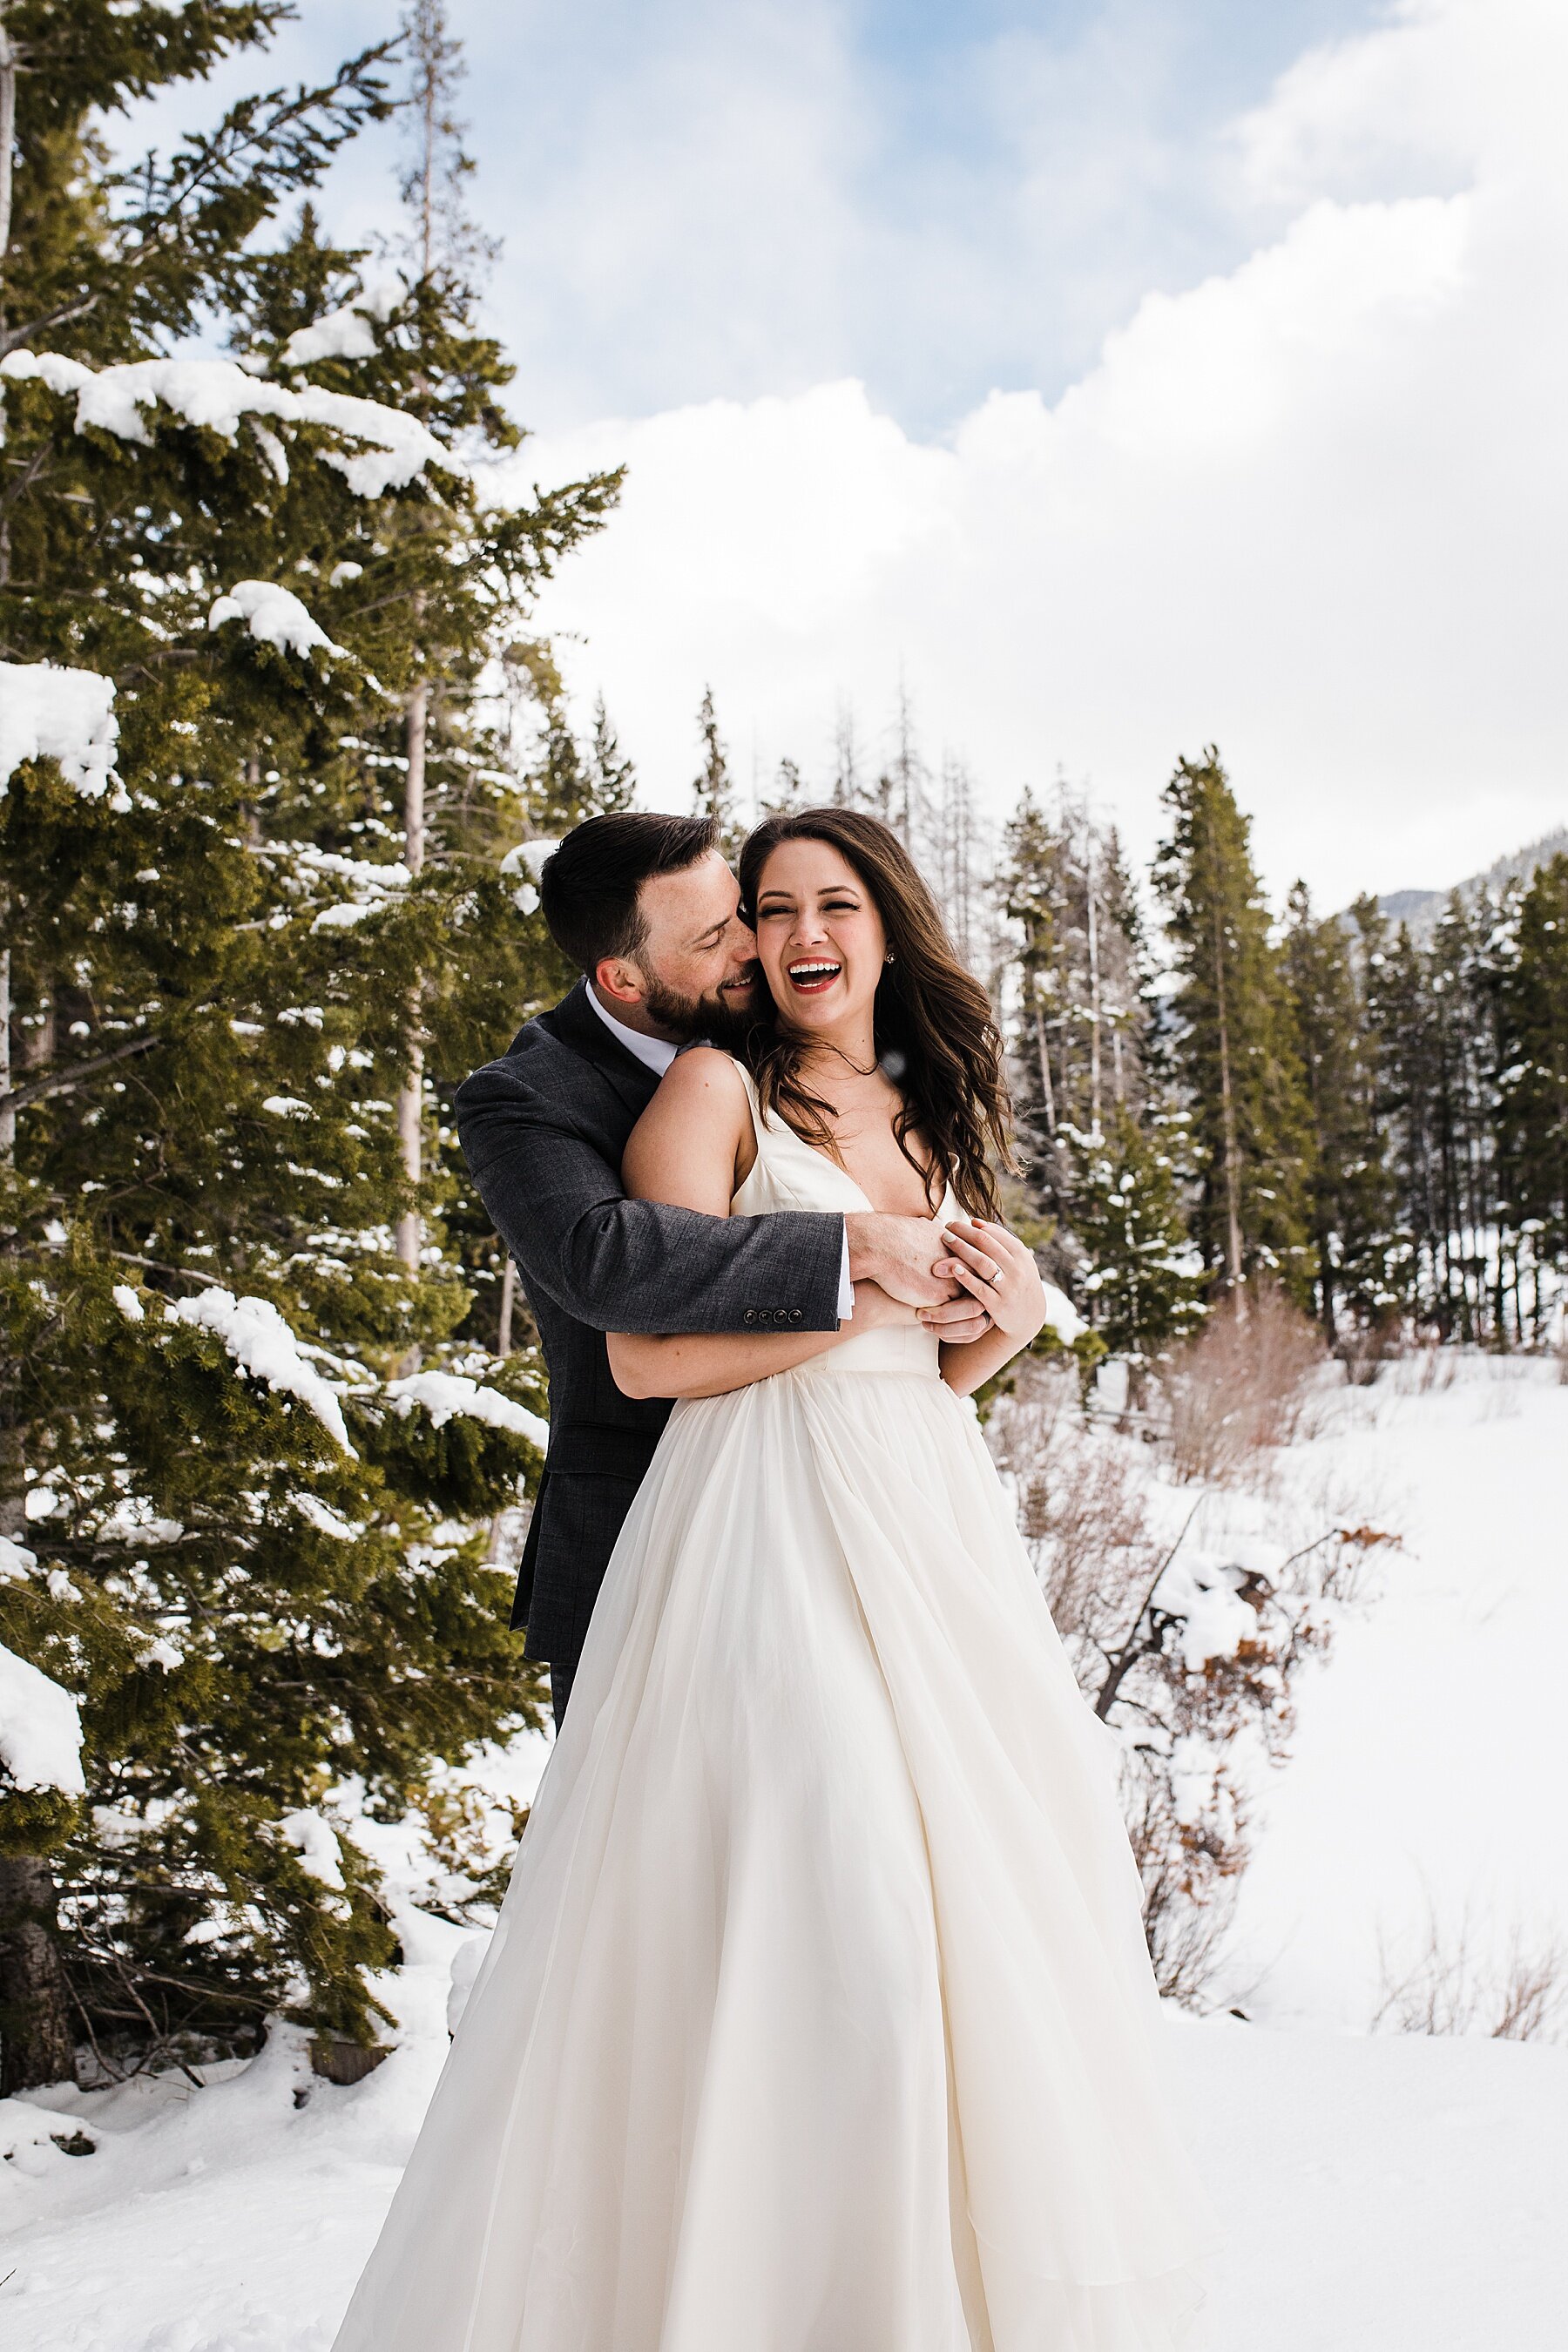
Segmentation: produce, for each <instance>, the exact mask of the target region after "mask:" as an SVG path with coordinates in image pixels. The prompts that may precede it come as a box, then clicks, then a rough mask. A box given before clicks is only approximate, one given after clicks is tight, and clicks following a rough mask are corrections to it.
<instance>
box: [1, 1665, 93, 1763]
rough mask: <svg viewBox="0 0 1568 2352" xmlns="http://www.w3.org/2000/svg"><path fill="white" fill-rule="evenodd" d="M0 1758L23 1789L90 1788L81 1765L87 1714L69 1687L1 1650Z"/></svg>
mask: <svg viewBox="0 0 1568 2352" xmlns="http://www.w3.org/2000/svg"><path fill="white" fill-rule="evenodd" d="M0 1763H4V1765H5V1769H6V1770H7V1772H9V1774H10V1775H11V1778H12V1780H14V1781H15V1782H16V1786H17V1788H18V1789H58V1790H60V1792H61V1794H62V1795H64V1796H67V1797H80V1796H85V1795H86V1793H87V1781H86V1780H85V1778H84V1777H83V1774H82V1769H81V1715H80V1712H79V1708H78V1706H77V1703H76V1701H75V1699H74V1698H72V1696H71V1695H70V1693H69V1691H67V1690H62V1689H61V1688H60V1686H59V1685H58V1683H57V1682H51V1681H50V1679H49V1677H48V1675H46V1674H44V1673H42V1672H41V1671H40V1670H39V1668H38V1667H37V1666H35V1665H32V1664H29V1663H28V1661H27V1660H26V1658H18V1657H17V1656H16V1654H15V1653H14V1652H12V1651H10V1650H3V1649H0Z"/></svg>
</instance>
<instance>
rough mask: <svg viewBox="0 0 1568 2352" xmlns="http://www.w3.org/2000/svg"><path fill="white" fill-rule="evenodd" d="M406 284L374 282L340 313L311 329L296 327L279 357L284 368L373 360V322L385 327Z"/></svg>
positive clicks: (329, 315)
mask: <svg viewBox="0 0 1568 2352" xmlns="http://www.w3.org/2000/svg"><path fill="white" fill-rule="evenodd" d="M405 290H406V289H405V287H404V284H403V281H402V279H401V278H395V277H393V276H391V275H390V274H388V275H387V276H385V277H382V278H373V279H372V280H371V282H370V283H369V285H367V286H366V288H365V289H364V291H363V293H362V294H356V295H355V296H354V299H353V301H352V302H348V303H345V304H344V306H343V308H342V310H329V311H328V313H327V315H326V317H325V318H324V319H318V320H316V323H315V325H314V326H312V327H297V328H296V329H295V331H294V332H293V333H292V334H291V335H290V336H289V340H288V341H287V342H286V343H285V344H284V346H283V349H282V351H281V352H279V362H280V364H281V365H282V366H284V367H310V366H311V365H312V364H313V362H315V361H317V360H373V359H374V357H375V352H376V342H375V337H374V334H373V333H372V332H371V329H370V321H371V320H372V319H377V320H381V321H382V322H383V324H384V323H385V321H386V320H388V319H390V318H391V316H392V314H393V312H394V311H395V310H396V309H397V307H398V305H399V304H400V303H401V302H402V301H403V299H404V296H405Z"/></svg>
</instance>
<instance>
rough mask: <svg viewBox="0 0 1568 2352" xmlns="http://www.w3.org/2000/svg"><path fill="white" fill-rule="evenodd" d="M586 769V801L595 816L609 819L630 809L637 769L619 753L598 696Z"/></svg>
mask: <svg viewBox="0 0 1568 2352" xmlns="http://www.w3.org/2000/svg"><path fill="white" fill-rule="evenodd" d="M586 766H587V772H588V776H587V787H588V801H589V804H590V806H591V808H592V809H593V811H594V814H595V816H610V815H613V814H616V812H617V811H618V810H621V809H628V808H630V807H631V805H632V803H633V801H634V799H635V798H636V796H637V770H636V769H635V768H634V767H633V765H632V763H631V761H629V760H628V759H627V758H626V754H625V753H624V752H623V751H622V750H621V744H620V738H619V736H618V735H617V734H616V730H615V729H614V728H613V727H612V726H611V724H610V718H609V713H608V711H607V710H606V709H605V698H604V696H603V695H602V694H601V695H599V696H597V697H596V698H595V703H594V725H593V730H592V732H591V733H590V735H589V737H588V756H587V761H586Z"/></svg>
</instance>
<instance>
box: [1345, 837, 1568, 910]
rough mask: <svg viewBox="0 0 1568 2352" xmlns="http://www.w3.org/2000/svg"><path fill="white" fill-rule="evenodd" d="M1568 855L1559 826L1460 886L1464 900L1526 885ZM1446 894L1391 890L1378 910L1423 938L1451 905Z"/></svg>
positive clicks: (1566, 841) (1430, 891) (1381, 900)
mask: <svg viewBox="0 0 1568 2352" xmlns="http://www.w3.org/2000/svg"><path fill="white" fill-rule="evenodd" d="M1564 852H1568V824H1560V825H1559V826H1558V828H1557V830H1556V832H1555V833H1546V834H1542V836H1541V839H1540V840H1539V841H1531V842H1529V843H1527V844H1526V845H1525V847H1524V848H1522V849H1515V850H1513V851H1511V852H1510V855H1509V856H1507V857H1500V858H1499V859H1498V861H1497V863H1496V865H1495V866H1488V868H1487V870H1486V872H1485V873H1484V874H1472V875H1471V876H1470V877H1469V879H1468V881H1465V882H1461V883H1460V884H1459V895H1460V896H1461V898H1471V897H1473V896H1474V894H1475V893H1476V892H1477V891H1478V890H1485V889H1494V890H1495V889H1497V888H1499V887H1500V886H1501V884H1503V883H1504V882H1511V881H1514V880H1516V879H1517V880H1519V881H1522V882H1527V881H1528V880H1529V879H1530V877H1531V875H1532V874H1533V873H1534V871H1535V869H1536V867H1537V866H1544V865H1546V864H1547V863H1548V861H1549V860H1550V859H1552V858H1553V857H1557V856H1561V855H1563V853H1564ZM1449 895H1450V894H1449V893H1448V892H1447V890H1390V891H1389V892H1388V893H1387V895H1386V897H1384V898H1380V899H1379V900H1378V902H1377V903H1378V905H1379V907H1380V908H1382V909H1383V912H1384V914H1385V915H1386V916H1387V918H1388V919H1389V921H1390V922H1391V923H1408V924H1409V926H1410V929H1411V930H1412V932H1413V933H1414V934H1415V936H1416V937H1418V938H1419V937H1423V936H1425V935H1426V933H1427V932H1429V931H1430V930H1431V929H1432V928H1433V926H1434V925H1435V924H1436V920H1437V918H1438V916H1439V915H1440V914H1441V913H1442V911H1443V909H1444V908H1445V907H1446V906H1447V903H1448V898H1449Z"/></svg>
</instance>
